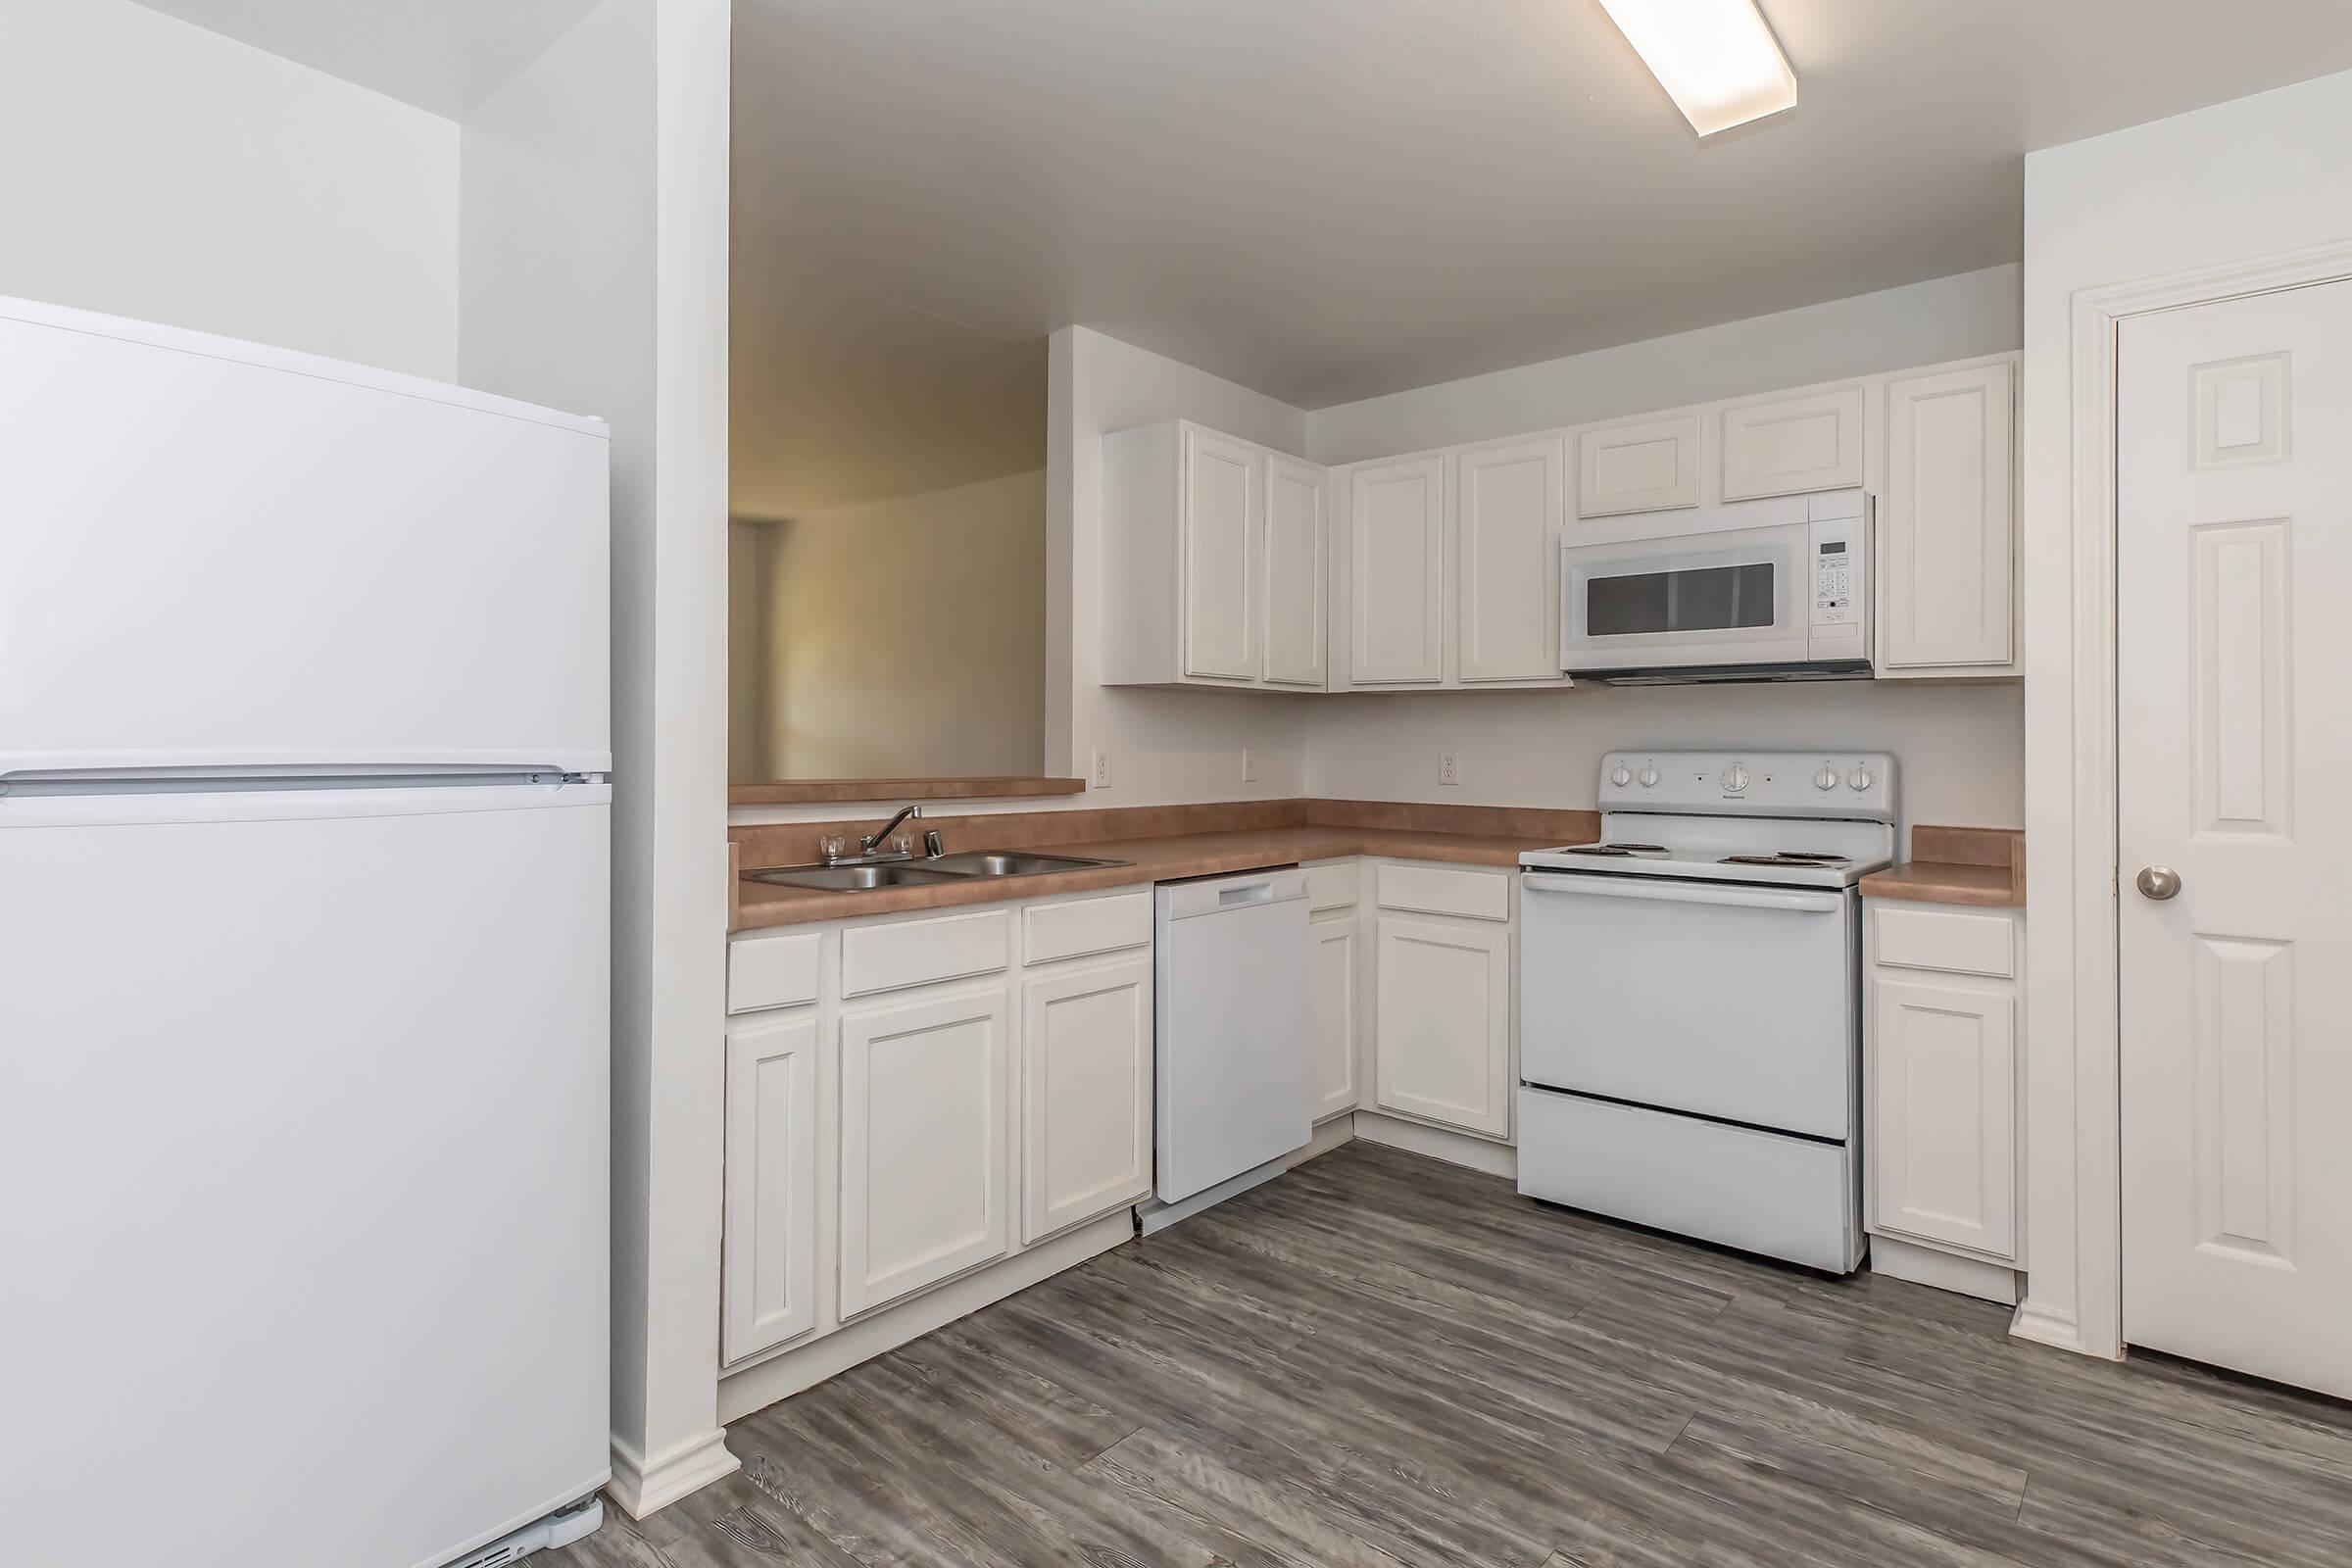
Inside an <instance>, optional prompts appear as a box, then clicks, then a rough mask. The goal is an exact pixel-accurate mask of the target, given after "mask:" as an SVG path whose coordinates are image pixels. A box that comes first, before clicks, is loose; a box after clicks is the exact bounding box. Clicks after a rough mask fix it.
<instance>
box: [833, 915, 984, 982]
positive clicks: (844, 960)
mask: <svg viewBox="0 0 2352 1568" xmlns="http://www.w3.org/2000/svg"><path fill="white" fill-rule="evenodd" d="M1011 961H1012V917H1011V916H1010V915H1009V914H1007V913H1006V912H1005V910H1003V909H989V910H986V911H984V912H982V913H979V914H950V915H942V916H939V917H938V918H936V919H930V920H902V921H898V922H896V923H894V924H891V925H863V926H853V927H851V928H850V929H849V930H847V931H844V932H843V933H842V934H841V994H842V995H843V996H845V997H865V996H871V995H872V994H873V993H875V992H877V991H897V990H899V989H901V988H902V987H906V986H922V985H929V984H931V983H932V982H934V981H937V980H960V979H962V978H964V977H965V976H967V975H975V974H995V973H996V972H997V971H998V970H1000V969H1003V968H1005V966H1006V965H1007V964H1009V963H1010V962H1011Z"/></svg>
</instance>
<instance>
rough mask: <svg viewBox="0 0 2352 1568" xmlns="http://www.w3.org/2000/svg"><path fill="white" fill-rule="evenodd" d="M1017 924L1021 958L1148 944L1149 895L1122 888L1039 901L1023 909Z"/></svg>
mask: <svg viewBox="0 0 2352 1568" xmlns="http://www.w3.org/2000/svg"><path fill="white" fill-rule="evenodd" d="M1021 925H1022V934H1023V936H1024V937H1025V939H1026V944H1025V946H1024V948H1023V953H1024V955H1025V961H1027V962H1030V963H1051V962H1053V961H1054V959H1055V958H1078V957H1084V956H1086V955H1088V954H1090V953H1117V952H1119V951H1120V950H1122V949H1125V948H1141V947H1148V946H1150V945H1151V942H1152V895H1151V894H1150V893H1121V894H1118V895H1116V896H1114V897H1112V898H1107V899H1072V900H1071V901H1070V902H1069V903H1067V904H1041V905H1039V906H1037V907H1035V908H1032V909H1028V910H1024V911H1023V912H1022V915H1021Z"/></svg>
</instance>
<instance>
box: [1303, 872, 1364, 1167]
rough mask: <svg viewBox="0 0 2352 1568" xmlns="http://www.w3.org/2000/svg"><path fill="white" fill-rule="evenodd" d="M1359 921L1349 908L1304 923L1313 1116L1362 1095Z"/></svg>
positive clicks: (1331, 1112) (1350, 1104) (1346, 1106)
mask: <svg viewBox="0 0 2352 1568" xmlns="http://www.w3.org/2000/svg"><path fill="white" fill-rule="evenodd" d="M1363 929H1364V926H1363V921H1362V920H1361V919H1359V918H1358V917H1357V916H1356V913H1355V911H1354V909H1352V908H1348V909H1344V910H1341V911H1340V912H1338V913H1332V914H1318V915H1316V916H1314V918H1313V919H1312V920H1311V921H1310V922H1309V923H1308V925H1307V952H1308V955H1309V960H1308V961H1309V962H1311V963H1312V964H1313V965H1314V975H1313V994H1312V1003H1311V1011H1310V1016H1311V1017H1312V1018H1313V1019H1314V1028H1315V1039H1314V1063H1315V1120H1317V1121H1322V1120H1324V1119H1325V1118H1326V1117H1330V1116H1336V1115H1339V1114H1340V1113H1342V1112H1343V1111H1350V1110H1353V1109H1354V1108H1355V1106H1356V1102H1357V1101H1358V1100H1359V1099H1361V1098H1362V1089H1361V1086H1360V1085H1359V1084H1358V1083H1357V1081H1356V1079H1357V1075H1356V1070H1355V1064H1356V1054H1357V1048H1358V1043H1359V1041H1360V1038H1361V1033H1362V1032H1361V1031H1360V1030H1359V1029H1358V1028H1357V1027H1356V1021H1357V1016H1358V1013H1359V1011H1360V1004H1361V993H1362V989H1363V985H1362V982H1363V973H1364V964H1363Z"/></svg>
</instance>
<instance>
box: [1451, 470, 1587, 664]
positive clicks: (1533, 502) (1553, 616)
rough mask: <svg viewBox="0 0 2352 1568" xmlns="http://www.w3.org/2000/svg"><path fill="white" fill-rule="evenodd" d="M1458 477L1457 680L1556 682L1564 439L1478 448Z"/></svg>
mask: <svg viewBox="0 0 2352 1568" xmlns="http://www.w3.org/2000/svg"><path fill="white" fill-rule="evenodd" d="M1454 475H1455V477H1454V498H1455V499H1454V514H1455V525H1454V541H1455V543H1454V549H1455V560H1456V562H1457V563H1458V565H1457V568H1456V575H1457V577H1458V579H1459V581H1460V584H1461V591H1460V603H1459V605H1458V607H1457V608H1458V611H1459V615H1458V620H1459V624H1460V626H1461V667H1460V674H1461V678H1462V679H1463V680H1465V681H1482V680H1543V679H1546V678H1557V677H1558V675H1559V673H1560V640H1559V624H1560V572H1559V562H1558V560H1557V558H1556V552H1557V550H1558V547H1559V534H1560V524H1561V522H1562V520H1563V515H1564V513H1565V510H1566V508H1567V504H1568V503H1567V497H1568V442H1567V438H1566V437H1565V436H1545V437H1544V438H1543V439H1541V440H1536V441H1518V442H1513V443H1511V444H1510V445H1508V446H1494V447H1478V448H1472V449H1471V450H1469V451H1466V452H1464V453H1462V454H1461V456H1460V457H1459V458H1457V459H1456V460H1455V466H1454Z"/></svg>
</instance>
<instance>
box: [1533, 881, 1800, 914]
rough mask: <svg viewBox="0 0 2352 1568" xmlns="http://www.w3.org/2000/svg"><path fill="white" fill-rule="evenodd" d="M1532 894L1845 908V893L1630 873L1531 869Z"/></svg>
mask: <svg viewBox="0 0 2352 1568" xmlns="http://www.w3.org/2000/svg"><path fill="white" fill-rule="evenodd" d="M1520 885H1521V886H1522V887H1524V888H1525V889H1526V890H1527V891H1528V892H1530V893H1569V894H1574V895H1575V896H1577V897H1579V898H1591V899H1643V900H1647V901H1649V902H1652V903H1657V904H1705V905H1712V906H1715V907H1728V908H1734V909H1781V910H1785V911H1787V912H1789V913H1790V914H1836V913H1837V912H1838V910H1839V909H1842V908H1844V907H1845V895H1844V894H1842V893H1799V892H1795V891H1792V890H1790V889H1787V888H1742V887H1728V886H1721V885H1716V884H1708V885H1705V886H1701V885H1698V884H1695V883H1691V882H1669V881H1666V880H1664V879H1663V878H1657V877H1642V876H1628V877H1612V878H1609V879H1607V880H1605V881H1604V880H1603V879H1601V878H1599V877H1593V876H1546V875H1544V873H1543V872H1541V871H1530V872H1528V873H1526V874H1525V875H1524V876H1522V877H1521V878H1520Z"/></svg>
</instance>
